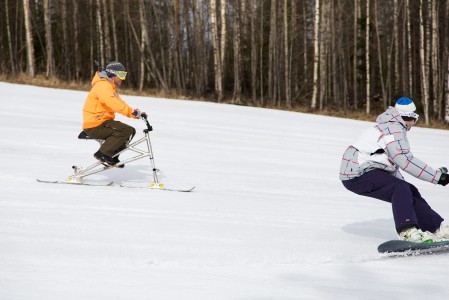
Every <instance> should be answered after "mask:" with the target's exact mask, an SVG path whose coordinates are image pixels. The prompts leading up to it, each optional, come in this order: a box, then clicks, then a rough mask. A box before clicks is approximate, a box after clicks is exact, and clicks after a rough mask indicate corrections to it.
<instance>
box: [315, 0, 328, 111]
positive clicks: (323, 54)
mask: <svg viewBox="0 0 449 300" xmlns="http://www.w3.org/2000/svg"><path fill="white" fill-rule="evenodd" d="M329 11H330V1H323V5H322V8H321V14H322V16H321V17H320V19H321V24H322V25H320V27H321V32H320V38H319V44H320V45H319V49H320V54H319V56H320V58H319V72H318V73H319V74H320V80H319V93H318V94H319V96H318V97H319V110H320V111H321V110H323V108H324V105H325V101H326V97H328V96H329V94H328V91H329V88H328V83H329V82H330V80H329V77H330V76H328V74H330V73H331V72H330V71H329V69H328V64H327V63H326V61H327V60H328V57H329V40H330V37H329V36H330V28H329V25H330V24H329Z"/></svg>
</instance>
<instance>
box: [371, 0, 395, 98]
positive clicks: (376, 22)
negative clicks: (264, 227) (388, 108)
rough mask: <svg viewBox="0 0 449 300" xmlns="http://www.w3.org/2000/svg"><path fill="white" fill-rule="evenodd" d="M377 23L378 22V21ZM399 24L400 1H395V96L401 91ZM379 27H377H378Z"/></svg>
mask: <svg viewBox="0 0 449 300" xmlns="http://www.w3.org/2000/svg"><path fill="white" fill-rule="evenodd" d="M376 23H377V21H376ZM398 23H399V7H398V0H394V3H393V44H394V49H393V55H394V63H393V64H394V66H393V67H394V75H393V76H394V87H393V91H394V94H397V93H398V91H399V36H398V32H399V29H398ZM376 27H377V25H376Z"/></svg>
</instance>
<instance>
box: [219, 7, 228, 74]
mask: <svg viewBox="0 0 449 300" xmlns="http://www.w3.org/2000/svg"><path fill="white" fill-rule="evenodd" d="M219 1H220V4H221V5H220V21H221V34H220V48H221V49H220V55H221V77H222V80H223V79H224V78H223V77H224V68H225V66H224V61H225V51H226V38H227V27H226V2H227V1H226V0H219Z"/></svg>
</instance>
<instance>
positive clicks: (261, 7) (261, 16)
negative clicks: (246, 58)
mask: <svg viewBox="0 0 449 300" xmlns="http://www.w3.org/2000/svg"><path fill="white" fill-rule="evenodd" d="M263 15H264V11H263V1H261V3H260V30H259V32H260V42H259V44H260V49H259V51H260V54H259V57H260V64H259V74H260V80H259V81H260V105H261V106H263V105H264V91H263V87H264V82H263V78H264V72H263V40H264V38H263V32H264V31H263V26H264V22H263V20H264V19H263Z"/></svg>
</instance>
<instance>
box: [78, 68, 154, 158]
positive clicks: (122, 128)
mask: <svg viewBox="0 0 449 300" xmlns="http://www.w3.org/2000/svg"><path fill="white" fill-rule="evenodd" d="M95 64H96V67H97V69H98V71H97V72H96V73H95V76H94V77H93V79H92V89H91V90H90V92H89V94H88V95H87V99H86V102H85V103H84V107H83V130H84V132H85V133H86V134H87V135H88V136H89V137H91V138H94V139H101V140H104V143H103V144H102V145H101V147H100V149H99V150H98V151H97V152H96V153H95V154H94V157H95V158H96V159H97V160H99V161H100V162H101V163H102V164H104V165H105V166H109V167H112V166H115V165H116V164H118V163H119V162H120V161H119V159H118V156H115V157H114V155H115V154H116V153H118V152H120V151H122V150H123V149H125V148H126V144H127V143H128V142H129V141H131V139H132V138H133V137H134V134H135V133H136V130H135V129H134V128H133V127H131V126H129V125H127V124H124V123H122V122H119V121H115V120H114V119H115V113H120V114H122V115H124V116H126V117H129V118H134V119H140V118H141V117H145V118H146V114H145V113H144V112H141V111H140V110H139V109H138V108H135V109H132V108H131V107H130V106H129V105H128V104H126V102H125V101H123V100H122V98H120V96H119V95H118V93H117V91H116V87H117V86H119V87H120V86H121V85H122V81H123V80H125V78H126V74H127V72H126V70H125V67H124V66H123V65H122V64H121V63H119V62H117V61H112V62H110V63H109V64H108V65H107V66H106V68H105V69H104V70H103V69H101V68H99V66H98V63H96V62H95ZM123 166H124V165H120V167H123Z"/></svg>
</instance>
